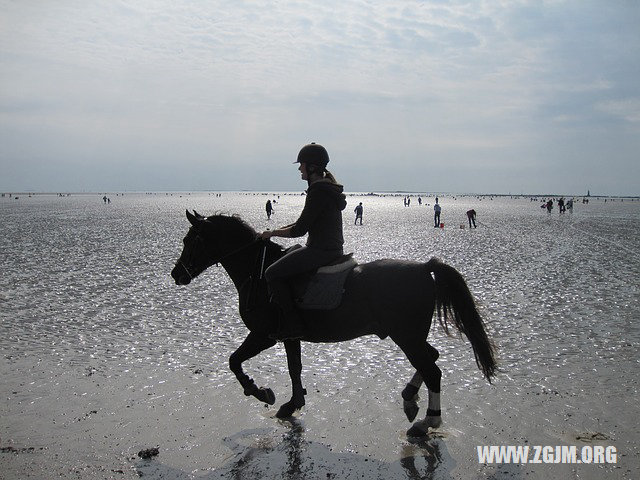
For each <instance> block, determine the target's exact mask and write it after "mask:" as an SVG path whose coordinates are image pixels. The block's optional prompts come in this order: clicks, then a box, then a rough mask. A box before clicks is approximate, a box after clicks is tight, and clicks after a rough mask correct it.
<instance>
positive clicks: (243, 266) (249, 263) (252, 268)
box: [221, 244, 282, 292]
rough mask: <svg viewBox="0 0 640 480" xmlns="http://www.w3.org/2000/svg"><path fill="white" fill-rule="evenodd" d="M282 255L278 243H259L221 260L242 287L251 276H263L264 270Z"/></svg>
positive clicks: (239, 287)
mask: <svg viewBox="0 0 640 480" xmlns="http://www.w3.org/2000/svg"><path fill="white" fill-rule="evenodd" d="M281 256H282V250H281V249H280V247H279V246H278V245H276V244H271V245H269V244H267V246H266V247H265V245H262V244H257V245H256V247H255V248H249V249H247V251H246V252H245V253H244V254H242V255H235V256H233V257H232V258H229V259H227V260H225V261H223V262H221V264H222V266H223V267H224V269H225V270H226V271H227V274H228V275H229V277H231V281H233V284H234V285H235V286H236V290H238V292H240V289H241V288H242V287H243V286H244V285H245V284H246V283H247V280H249V278H250V277H251V276H254V277H261V276H262V275H263V274H264V270H265V269H266V268H267V267H268V266H269V265H270V264H271V263H273V262H274V261H275V260H277V259H278V258H280V257H281Z"/></svg>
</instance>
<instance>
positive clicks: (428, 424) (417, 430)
mask: <svg viewBox="0 0 640 480" xmlns="http://www.w3.org/2000/svg"><path fill="white" fill-rule="evenodd" d="M440 425H442V417H434V416H427V417H426V418H425V419H424V420H420V421H419V422H416V423H414V424H413V426H412V427H411V428H410V429H409V430H407V436H409V437H424V436H426V435H427V434H428V433H429V429H430V428H438V427H439V426H440Z"/></svg>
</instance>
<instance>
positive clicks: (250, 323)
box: [171, 212, 496, 435]
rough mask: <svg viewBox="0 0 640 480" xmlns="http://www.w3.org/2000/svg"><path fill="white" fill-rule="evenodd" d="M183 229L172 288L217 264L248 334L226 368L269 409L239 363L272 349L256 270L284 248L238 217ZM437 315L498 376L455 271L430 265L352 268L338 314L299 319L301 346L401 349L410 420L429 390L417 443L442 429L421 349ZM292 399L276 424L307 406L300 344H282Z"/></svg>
mask: <svg viewBox="0 0 640 480" xmlns="http://www.w3.org/2000/svg"><path fill="white" fill-rule="evenodd" d="M187 218H188V219H189V222H190V223H191V225H192V226H191V228H190V229H189V231H188V233H187V235H186V237H185V238H184V248H183V250H182V254H181V255H180V258H179V259H178V261H177V262H176V265H175V267H174V269H173V271H172V272H171V276H172V277H173V278H174V280H175V282H176V283H177V284H178V285H187V284H189V283H190V282H191V280H193V279H194V278H195V277H197V276H198V275H199V274H201V273H202V272H203V271H205V270H206V269H207V268H208V267H210V266H211V265H214V264H216V263H220V264H221V265H222V266H223V267H224V268H225V270H226V271H227V273H228V274H229V276H230V277H231V279H232V280H233V283H234V284H235V286H236V288H237V290H238V294H239V310H240V317H241V318H242V321H243V322H244V324H245V325H246V326H247V328H248V329H249V331H250V333H249V335H248V336H247V338H246V339H245V340H244V342H243V343H242V345H241V346H240V347H239V348H238V350H236V351H235V352H234V353H233V354H232V355H231V357H230V359H229V366H230V368H231V370H232V371H233V373H234V374H235V375H236V377H237V379H238V381H239V382H240V384H241V385H242V387H243V388H244V393H245V395H252V396H254V397H255V398H257V399H258V400H260V401H262V402H266V403H268V404H270V405H273V404H274V403H275V395H274V394H273V391H272V390H271V389H269V388H259V387H258V386H257V385H256V384H255V382H254V381H253V379H251V378H250V377H249V376H247V375H246V374H245V373H244V371H243V370H242V363H243V362H244V361H245V360H248V359H250V358H252V357H255V356H256V355H258V354H259V353H260V352H262V351H264V350H266V349H267V348H270V347H272V346H274V345H275V344H276V341H275V340H272V339H270V338H269V334H270V333H273V332H274V331H275V327H276V322H277V319H278V312H277V309H276V308H275V306H274V305H273V304H271V303H270V302H269V295H268V292H267V284H266V281H265V280H264V277H263V275H262V273H263V272H264V269H265V268H266V267H267V266H269V265H270V264H271V263H273V262H274V261H275V260H277V259H278V258H280V257H281V256H282V255H283V254H284V250H283V248H282V247H281V246H280V245H278V244H276V243H274V242H271V241H263V240H260V239H259V236H258V234H257V232H256V231H255V230H254V229H253V228H251V227H250V226H249V225H247V224H246V223H245V222H244V221H242V220H241V219H240V218H239V217H237V216H227V215H213V216H211V217H206V218H205V217H202V216H200V215H198V214H197V213H196V212H194V214H191V213H189V212H187ZM434 311H436V312H437V317H438V320H439V322H440V325H442V327H443V328H444V330H445V331H446V332H447V334H449V326H450V325H451V324H452V325H453V326H454V327H455V329H456V330H457V331H458V332H459V333H461V334H464V335H465V336H466V337H467V339H468V340H469V342H470V343H471V346H472V347H473V352H474V354H475V359H476V363H477V365H478V367H479V368H480V370H481V371H482V373H483V374H484V376H485V377H486V378H487V380H489V381H491V378H492V377H493V376H494V374H495V373H496V362H495V359H494V349H493V346H492V343H491V341H490V340H489V338H488V337H487V334H486V332H485V328H484V323H483V321H482V319H481V318H480V315H479V313H478V310H477V308H476V305H475V302H474V300H473V297H472V295H471V293H470V292H469V289H468V287H467V284H466V282H465V281H464V279H463V278H462V276H461V275H460V273H458V272H457V271H456V270H455V269H454V268H453V267H450V266H448V265H446V264H444V263H442V262H441V261H439V260H437V259H435V258H432V259H431V260H429V261H428V262H427V263H420V262H411V261H404V260H388V259H387V260H377V261H374V262H371V263H365V264H361V265H358V266H356V267H355V268H354V269H353V271H352V272H351V274H350V275H349V277H348V278H347V281H346V284H345V293H344V297H343V299H342V303H341V304H340V306H339V307H338V308H336V309H334V310H301V316H302V318H303V322H304V331H305V334H304V337H303V338H302V340H303V341H307V342H342V341H345V340H351V339H354V338H357V337H360V336H363V335H372V334H373V335H377V336H378V337H380V338H386V337H391V339H392V340H393V341H394V342H395V343H396V344H397V345H398V346H399V347H400V348H401V349H402V351H403V352H404V353H405V355H406V356H407V358H408V359H409V361H410V362H411V365H413V367H414V368H415V369H416V374H415V375H414V376H413V378H412V379H411V381H410V382H409V383H408V384H407V386H406V387H405V388H404V390H403V391H402V397H403V399H404V410H405V413H406V415H407V418H408V419H409V421H413V420H414V419H415V417H416V415H417V412H418V406H417V398H418V397H417V394H418V390H419V388H420V386H421V384H422V382H423V381H424V383H425V384H426V385H427V388H428V389H429V406H428V409H427V415H426V418H425V419H424V420H422V421H420V422H416V423H415V424H414V425H413V427H412V428H411V429H410V430H409V432H408V433H409V434H410V435H425V434H426V433H427V431H428V429H429V428H430V427H431V428H435V427H438V426H440V424H441V416H440V378H441V372H440V369H439V368H438V366H437V365H436V360H437V358H438V351H437V350H436V349H435V348H433V347H432V346H431V345H429V343H428V342H427V335H428V333H429V328H430V327H431V320H432V317H433V314H434ZM284 346H285V349H286V352H287V363H288V367H289V375H290V377H291V381H292V386H293V394H292V396H291V399H290V400H289V401H288V402H286V403H285V404H283V405H282V406H281V407H280V409H279V410H278V413H277V414H276V416H277V417H278V418H286V417H289V416H291V415H292V414H293V413H294V412H295V411H296V410H297V409H299V408H301V407H302V406H303V405H304V404H305V399H304V396H305V395H306V391H305V389H304V388H303V386H302V380H301V378H300V375H301V372H302V361H301V351H300V341H299V340H287V341H285V342H284Z"/></svg>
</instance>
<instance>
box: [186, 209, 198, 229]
mask: <svg viewBox="0 0 640 480" xmlns="http://www.w3.org/2000/svg"><path fill="white" fill-rule="evenodd" d="M187 220H189V223H190V224H191V225H193V226H194V227H196V226H197V225H198V218H197V217H195V216H194V215H193V214H191V213H189V210H187Z"/></svg>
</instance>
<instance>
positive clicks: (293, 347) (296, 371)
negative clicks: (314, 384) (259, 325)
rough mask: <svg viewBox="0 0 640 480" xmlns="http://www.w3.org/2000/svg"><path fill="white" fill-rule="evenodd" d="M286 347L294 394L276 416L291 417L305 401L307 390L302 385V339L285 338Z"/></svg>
mask: <svg viewBox="0 0 640 480" xmlns="http://www.w3.org/2000/svg"><path fill="white" fill-rule="evenodd" d="M284 348H285V349H286V351H287V365H288V367H289V376H290V377H291V386H292V390H293V394H292V395H291V400H289V401H288V402H287V403H285V404H283V405H282V406H281V407H280V409H279V410H278V413H276V417H278V418H289V417H290V416H292V415H293V414H294V412H295V411H296V410H300V409H301V408H302V407H303V406H304V404H305V402H304V396H305V395H306V394H307V391H306V390H305V389H304V388H303V387H302V378H301V375H302V352H301V349H300V340H285V342H284Z"/></svg>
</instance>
